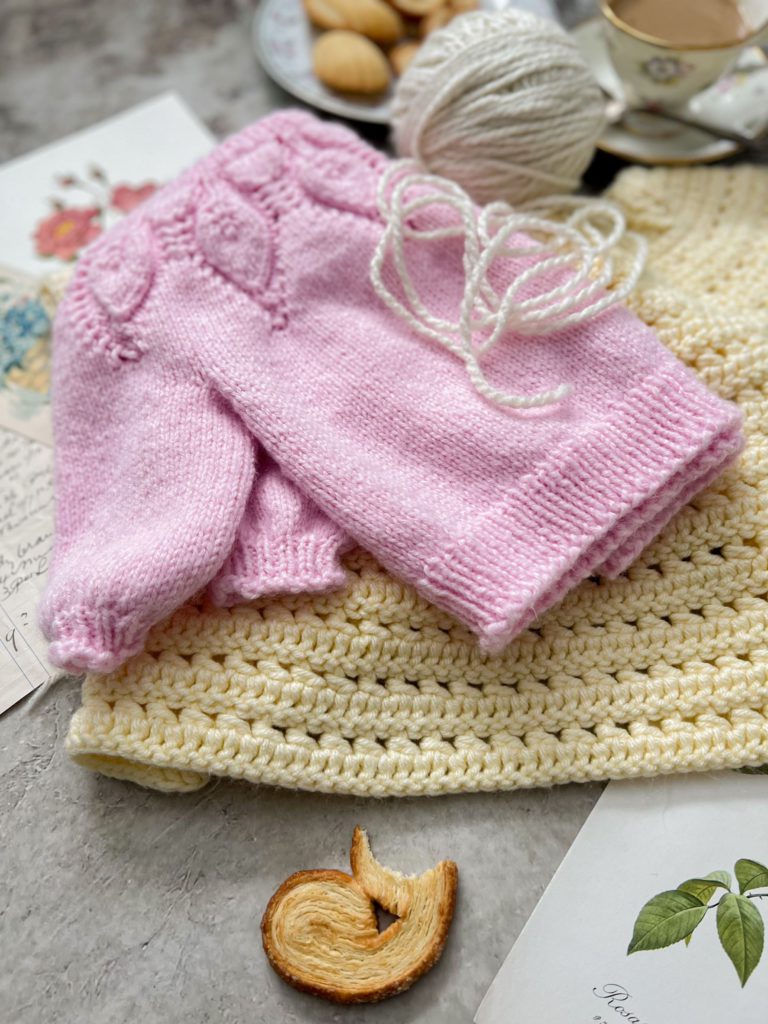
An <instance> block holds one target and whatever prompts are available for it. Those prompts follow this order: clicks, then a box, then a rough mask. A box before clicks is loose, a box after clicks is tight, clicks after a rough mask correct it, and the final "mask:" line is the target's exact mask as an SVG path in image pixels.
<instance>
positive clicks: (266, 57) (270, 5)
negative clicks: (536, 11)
mask: <svg viewBox="0 0 768 1024" xmlns="http://www.w3.org/2000/svg"><path fill="white" fill-rule="evenodd" d="M512 4H513V0H480V3H479V7H480V9H481V10H484V11H503V10H506V9H507V8H509V7H511V6H512ZM318 35H320V33H319V32H318V31H317V29H315V28H313V27H312V25H311V24H310V22H309V18H308V17H307V15H306V13H305V12H304V7H303V4H302V2H301V0H261V3H260V4H259V7H258V9H257V11H256V14H255V15H254V19H253V46H254V49H255V50H256V56H257V57H258V59H259V63H260V64H261V66H262V67H263V68H264V70H265V71H266V72H267V74H268V75H269V77H270V78H272V79H273V80H274V81H275V82H277V84H278V85H279V86H281V87H282V88H283V89H285V91H286V92H289V93H290V94H291V95H292V96H295V97H296V98H297V99H300V100H303V101H304V103H309V104H310V105H311V106H313V107H317V108H318V109H320V110H326V111H327V112H328V113H329V114H336V115H337V116H338V117H346V118H348V119H349V120H352V121H368V122H369V123H370V124H389V115H390V105H391V102H392V92H393V86H392V85H390V87H389V89H387V91H386V92H385V93H382V94H381V95H380V96H376V97H374V98H372V99H370V100H366V99H364V98H361V97H359V96H354V97H349V96H345V95H344V93H340V92H334V91H333V90H332V89H327V88H326V87H325V86H324V85H323V83H322V82H321V81H319V79H317V78H316V77H315V73H314V71H313V70H312V46H313V44H314V42H315V39H316V38H317V37H318Z"/></svg>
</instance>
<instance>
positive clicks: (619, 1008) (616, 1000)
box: [592, 982, 644, 1024]
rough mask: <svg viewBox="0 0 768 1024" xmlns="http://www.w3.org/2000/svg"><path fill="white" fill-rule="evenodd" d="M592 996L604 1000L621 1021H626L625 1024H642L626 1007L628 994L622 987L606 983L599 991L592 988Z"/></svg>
mask: <svg viewBox="0 0 768 1024" xmlns="http://www.w3.org/2000/svg"><path fill="white" fill-rule="evenodd" d="M592 995H593V996H596V997H597V998H598V999H605V1000H606V1003H607V1005H608V1006H610V1008H611V1009H612V1010H613V1011H614V1013H616V1014H617V1015H618V1017H619V1018H620V1019H621V1020H624V1021H626V1022H627V1024H644V1021H642V1020H641V1019H640V1017H638V1016H637V1014H636V1013H634V1012H633V1011H632V1010H631V1009H630V1007H629V1006H627V1005H626V1003H627V1000H628V999H630V994H629V992H628V991H627V990H626V989H625V988H624V986H623V985H617V984H615V983H614V982H608V984H606V985H603V987H602V988H601V989H598V988H597V987H595V988H593V989H592Z"/></svg>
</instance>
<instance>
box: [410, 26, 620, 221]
mask: <svg viewBox="0 0 768 1024" xmlns="http://www.w3.org/2000/svg"><path fill="white" fill-rule="evenodd" d="M604 110H605V102H604V100H603V97H602V95H601V93H600V89H599V87H598V85H597V82H596V81H595V78H594V76H593V75H592V73H591V71H590V70H589V68H588V67H587V65H586V64H585V62H584V60H583V58H582V57H581V54H580V53H579V51H578V49H577V47H576V45H575V43H574V42H573V40H572V39H571V38H570V37H569V36H568V35H567V34H566V33H565V32H564V31H563V30H562V29H561V28H560V27H559V26H558V25H557V24H556V23H555V22H554V21H551V20H549V19H547V18H539V17H537V16H536V15H533V14H529V13H527V12H524V11H514V10H511V11H505V12H503V13H493V14H491V13H485V12H482V11H478V12H475V13H471V14H463V15H460V16H459V17H457V18H455V19H454V20H453V21H452V22H451V23H450V24H449V25H447V26H446V27H445V28H443V29H440V30H439V31H437V32H435V33H433V34H432V35H431V36H430V37H429V39H428V40H427V42H426V43H425V44H424V45H423V46H422V47H421V49H420V50H419V52H418V53H417V55H416V57H415V58H414V59H413V61H412V62H411V64H410V65H409V67H408V70H407V71H406V72H405V74H404V75H403V76H402V78H401V79H400V81H399V83H398V86H397V90H396V92H395V97H394V102H393V109H392V126H393V129H394V137H395V146H396V148H397V152H398V154H399V155H400V156H404V157H412V158H414V159H416V160H418V161H419V162H420V163H421V164H422V165H423V166H424V167H426V168H427V170H429V171H431V172H432V173H434V174H440V175H442V176H444V177H446V178H451V179H452V180H453V181H456V182H458V184H459V185H461V186H462V188H464V189H465V190H466V191H467V192H468V193H469V194H470V195H471V196H472V198H473V199H475V201H476V202H478V203H488V202H492V201H493V200H497V199H503V200H506V201H507V202H509V203H512V204H513V205H517V204H520V203H524V202H526V201H528V200H530V199H535V198H537V197H539V196H544V195H552V194H555V193H563V192H572V191H573V190H574V189H575V188H576V187H577V186H578V184H579V180H580V178H581V175H582V174H583V172H584V171H585V170H586V168H587V165H588V164H589V161H590V160H591V158H592V155H593V153H594V151H595V143H596V142H597V139H598V138H599V136H600V133H601V131H602V129H603V126H604Z"/></svg>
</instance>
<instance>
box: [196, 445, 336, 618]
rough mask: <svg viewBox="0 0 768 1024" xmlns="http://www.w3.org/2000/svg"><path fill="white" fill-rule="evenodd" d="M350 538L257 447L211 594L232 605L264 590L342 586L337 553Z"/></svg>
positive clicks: (304, 590)
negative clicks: (241, 511) (244, 500)
mask: <svg viewBox="0 0 768 1024" xmlns="http://www.w3.org/2000/svg"><path fill="white" fill-rule="evenodd" d="M351 543H352V542H351V540H350V539H349V538H348V536H347V535H346V534H345V533H344V531H343V530H342V529H341V528H340V527H338V526H337V525H336V524H335V523H334V522H333V521H332V520H331V519H329V518H328V516H326V515H325V513H324V512H321V511H320V509H319V508H318V507H317V505H315V503H314V502H313V501H310V499H309V498H307V497H306V495H305V494H303V493H302V491H301V490H299V488H298V487H297V486H296V485H295V484H294V483H293V482H292V481H291V480H289V479H288V477H286V476H285V474H284V473H283V472H282V470H281V469H280V467H279V466H278V465H277V464H276V463H275V462H273V460H272V459H270V458H269V456H268V455H267V454H266V452H264V451H261V452H260V453H259V461H258V472H257V474H256V479H255V481H254V484H253V488H252V490H251V494H250V497H249V499H248V505H247V507H246V510H245V515H244V516H243V519H242V521H241V523H240V528H239V530H238V531H237V537H236V539H235V544H234V547H233V548H232V551H231V552H230V554H229V557H228V558H227V561H226V562H225V563H224V565H223V567H222V569H221V571H220V572H219V574H218V575H217V577H216V579H215V580H214V581H213V583H212V584H211V587H210V593H211V597H212V598H213V600H214V601H215V602H216V603H217V604H220V605H232V604H236V603H237V602H238V601H249V600H252V599H253V598H257V597H264V596H266V595H268V594H301V593H313V592H316V591H323V590H329V589H331V588H333V587H342V586H343V585H344V583H345V581H346V572H345V570H344V567H343V566H342V564H341V561H340V559H339V554H340V552H341V551H343V550H344V549H345V548H348V547H349V546H350V544H351Z"/></svg>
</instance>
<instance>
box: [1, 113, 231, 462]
mask: <svg viewBox="0 0 768 1024" xmlns="http://www.w3.org/2000/svg"><path fill="white" fill-rule="evenodd" d="M213 143H214V140H213V137H212V136H211V134H210V133H209V132H208V131H207V129H206V128H205V127H204V126H203V125H202V124H200V122H199V121H198V120H197V119H196V118H195V117H194V115H193V114H192V113H191V112H190V111H189V110H188V109H187V108H186V107H185V106H184V104H183V103H182V102H181V101H180V100H179V98H178V97H177V96H175V95H173V94H167V95H165V96H161V97H160V98H158V99H155V100H151V101H150V102H148V103H143V104H141V105H140V106H138V107H134V108H133V109H132V110H129V111H127V112H126V113H124V114H119V115H118V116H117V117H113V118H110V119H109V120H108V121H104V122H102V123H101V124H98V125H96V126H95V127H93V128H88V129H86V130H85V131H81V132H77V133H76V134H75V135H70V136H69V137H67V138H66V139H63V140H61V141H59V142H55V143H53V144H52V145H49V146H45V147H44V148H43V149H39V150H37V151H36V152H34V153H32V154H29V155H28V156H23V157H20V158H19V159H18V160H13V161H11V162H10V163H8V164H5V165H4V166H3V167H0V208H1V209H2V225H3V230H2V231H1V232H0V426H4V427H8V428H10V429H12V430H17V431H19V432H20V433H23V434H25V435H26V436H27V437H31V438H33V439H34V440H37V441H41V442H42V443H44V444H50V443H51V427H50V416H49V410H48V370H49V366H48V363H49V355H50V329H51V320H52V316H53V312H54V310H55V304H56V300H57V298H58V297H59V296H60V294H61V292H62V291H63V289H64V287H65V285H66V279H67V276H68V274H69V273H70V272H71V269H72V267H73V265H74V262H75V261H76V259H77V257H78V255H79V253H80V252H82V250H83V248H84V247H85V246H86V245H87V244H88V243H89V242H91V241H93V239H95V238H98V236H99V235H100V234H101V233H102V232H103V231H105V230H106V229H107V228H108V227H110V225H111V224H113V223H115V221H117V220H119V219H120V218H121V217H124V216H125V215H126V214H127V213H130V211H131V210H132V209H134V207H136V206H137V205H138V204H139V203H141V202H143V200H145V199H146V198H148V197H149V196H150V195H151V194H152V193H153V192H154V191H155V189H157V188H158V187H159V186H160V185H162V184H164V183H165V182H166V181H169V180H170V179H172V178H174V177H175V176H176V175H177V174H178V173H179V172H180V171H181V170H183V169H184V168H185V167H187V166H189V165H190V164H192V163H194V162H195V161H196V160H198V159H199V158H200V157H201V156H203V155H204V154H205V153H207V152H208V151H209V150H210V149H211V147H212V146H213Z"/></svg>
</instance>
